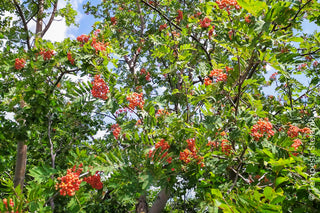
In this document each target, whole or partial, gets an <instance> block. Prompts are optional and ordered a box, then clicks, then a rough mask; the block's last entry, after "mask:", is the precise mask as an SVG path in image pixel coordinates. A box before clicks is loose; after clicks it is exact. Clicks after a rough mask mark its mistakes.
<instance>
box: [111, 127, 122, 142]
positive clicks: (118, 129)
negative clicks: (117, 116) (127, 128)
mask: <svg viewBox="0 0 320 213" xmlns="http://www.w3.org/2000/svg"><path fill="white" fill-rule="evenodd" d="M111 131H112V134H113V136H114V137H115V138H116V139H117V140H118V138H119V135H120V132H121V127H120V126H119V124H113V125H112V126H111Z"/></svg>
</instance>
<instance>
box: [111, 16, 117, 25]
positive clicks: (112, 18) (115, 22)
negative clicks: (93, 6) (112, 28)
mask: <svg viewBox="0 0 320 213" xmlns="http://www.w3.org/2000/svg"><path fill="white" fill-rule="evenodd" d="M110 20H111V23H112V25H116V24H117V18H116V17H111V18H110Z"/></svg>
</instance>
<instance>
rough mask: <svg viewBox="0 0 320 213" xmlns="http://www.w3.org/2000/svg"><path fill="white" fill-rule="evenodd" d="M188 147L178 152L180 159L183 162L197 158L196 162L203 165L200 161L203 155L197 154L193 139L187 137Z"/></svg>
mask: <svg viewBox="0 0 320 213" xmlns="http://www.w3.org/2000/svg"><path fill="white" fill-rule="evenodd" d="M187 143H188V148H187V149H185V150H183V152H180V158H179V159H180V160H182V161H183V162H185V163H190V161H191V158H193V159H195V160H198V164H200V166H201V167H204V163H203V162H201V161H202V160H203V157H200V156H198V155H197V149H196V142H195V139H193V138H191V139H187Z"/></svg>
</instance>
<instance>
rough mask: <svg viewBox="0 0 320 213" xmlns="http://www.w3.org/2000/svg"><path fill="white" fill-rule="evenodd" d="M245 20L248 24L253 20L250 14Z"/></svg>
mask: <svg viewBox="0 0 320 213" xmlns="http://www.w3.org/2000/svg"><path fill="white" fill-rule="evenodd" d="M245 21H246V22H247V23H248V24H249V23H250V22H251V20H250V15H247V16H246V17H245Z"/></svg>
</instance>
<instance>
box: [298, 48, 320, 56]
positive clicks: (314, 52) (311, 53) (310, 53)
mask: <svg viewBox="0 0 320 213" xmlns="http://www.w3.org/2000/svg"><path fill="white" fill-rule="evenodd" d="M319 51H320V48H318V49H316V50H315V51H312V52H309V53H305V54H300V55H299V56H306V55H313V54H316V53H318V52H319Z"/></svg>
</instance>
